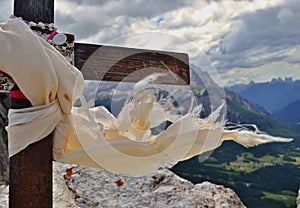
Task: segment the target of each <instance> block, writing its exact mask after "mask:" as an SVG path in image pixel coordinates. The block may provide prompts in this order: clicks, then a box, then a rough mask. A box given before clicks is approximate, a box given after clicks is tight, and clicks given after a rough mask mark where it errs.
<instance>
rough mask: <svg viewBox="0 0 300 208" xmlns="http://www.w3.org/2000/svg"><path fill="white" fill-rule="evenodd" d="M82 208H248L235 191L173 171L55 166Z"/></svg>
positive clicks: (56, 164) (57, 164) (58, 164)
mask: <svg viewBox="0 0 300 208" xmlns="http://www.w3.org/2000/svg"><path fill="white" fill-rule="evenodd" d="M54 169H59V170H62V171H65V172H61V174H62V175H63V176H64V179H65V181H66V184H67V186H68V189H69V190H70V192H71V193H72V196H73V199H75V201H76V204H77V206H78V207H136V208H139V207H226V208H227V207H234V208H238V207H245V206H244V205H243V204H242V202H241V201H240V199H239V197H238V196H237V195H236V194H235V193H234V191H233V190H231V189H228V188H225V187H223V186H220V185H215V184H212V183H209V182H204V183H201V184H196V185H194V184H192V183H191V182H189V181H187V180H184V179H182V178H180V177H178V176H177V175H175V174H174V173H172V172H171V171H168V170H159V171H157V172H156V173H153V174H149V175H145V176H140V177H132V176H126V175H120V174H114V173H111V172H108V171H104V170H99V169H92V168H86V167H82V166H79V167H78V166H70V165H63V164H60V163H55V164H54Z"/></svg>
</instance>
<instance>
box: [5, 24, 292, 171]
mask: <svg viewBox="0 0 300 208" xmlns="http://www.w3.org/2000/svg"><path fill="white" fill-rule="evenodd" d="M0 69H1V70H2V71H4V72H6V73H7V74H9V75H10V76H11V77H12V78H13V79H14V81H15V82H16V84H17V85H18V86H19V88H20V89H21V91H22V92H23V93H24V95H25V96H26V98H28V100H29V101H30V102H31V103H32V105H33V107H31V108H25V109H18V110H14V109H11V110H10V111H9V126H8V127H7V131H8V134H9V156H13V155H15V154H17V153H18V152H20V151H21V150H23V149H25V148H26V147H27V146H28V145H30V144H32V143H34V142H37V141H39V140H41V139H43V138H44V137H45V136H47V135H49V134H50V133H51V132H52V131H54V141H53V156H54V159H55V160H58V161H61V162H68V163H76V164H81V165H87V166H92V167H99V168H105V169H108V170H111V171H115V172H121V173H130V174H143V173H149V172H153V171H155V170H156V169H158V168H160V167H165V166H166V165H170V166H171V165H174V164H176V163H177V162H178V161H182V160H186V159H189V158H191V157H193V156H195V155H199V154H201V153H203V152H207V151H210V150H213V149H215V148H217V147H218V146H220V145H221V143H222V141H224V140H234V141H236V142H238V143H240V144H242V145H244V146H247V147H248V146H254V145H257V144H262V143H267V142H289V141H291V139H284V138H278V137H272V136H269V135H266V134H257V133H255V132H250V131H246V130H224V132H223V134H222V136H221V138H220V139H219V140H218V141H217V142H215V143H212V144H209V142H208V144H206V145H204V143H205V142H206V143H207V141H206V139H207V137H209V136H213V135H214V133H216V132H220V131H222V130H223V125H224V123H225V121H224V122H216V119H215V118H216V117H217V116H218V115H219V111H220V109H221V108H222V106H220V108H219V109H217V110H216V111H215V112H213V113H212V114H211V115H210V116H209V117H208V118H207V119H199V118H198V115H197V113H194V114H193V113H191V114H188V115H185V116H182V117H180V118H177V119H175V120H172V121H173V124H172V125H171V126H170V127H169V128H167V129H166V130H165V131H163V132H162V133H161V134H159V135H157V136H155V137H154V136H152V135H151V133H149V129H150V128H151V125H150V124H149V122H147V119H148V117H149V113H150V112H154V111H152V110H153V109H155V108H159V106H158V105H157V103H155V101H151V102H150V104H149V103H143V102H142V104H141V103H140V104H138V103H137V102H135V101H134V99H135V98H134V99H133V101H132V102H131V103H129V104H128V105H126V106H124V107H123V109H122V111H121V113H120V115H119V117H118V118H115V117H114V116H113V115H112V114H111V113H110V112H109V111H108V110H107V109H105V108H104V107H102V106H100V107H95V108H90V109H89V108H88V106H87V104H86V103H85V102H84V100H83V99H81V100H82V104H83V106H82V107H80V108H75V107H73V104H74V102H75V101H76V100H77V99H78V98H79V97H81V95H82V92H83V86H84V85H83V83H84V81H83V77H82V74H81V72H80V71H78V70H77V69H76V68H75V67H73V66H71V65H70V64H69V63H68V62H67V61H66V60H65V58H64V57H63V56H62V55H61V54H60V53H59V52H58V51H57V50H56V49H55V48H54V47H52V46H51V45H49V44H48V43H47V42H46V41H44V40H43V39H42V38H40V37H38V36H37V35H35V34H34V33H33V32H32V31H31V30H30V28H29V27H28V26H27V25H26V24H25V23H24V22H23V21H21V20H18V19H9V20H7V21H6V22H4V23H1V24H0ZM145 96H146V95H145ZM149 96H150V97H147V98H145V99H148V100H151V99H152V98H151V95H149ZM136 99H141V98H136ZM137 109H139V113H136V112H137ZM134 110H136V112H135V111H134ZM91 113H92V114H93V115H96V116H94V117H91ZM126 114H130V115H131V116H133V117H134V118H136V120H135V121H136V123H131V120H130V119H129V118H128V116H126ZM122 115H125V116H122ZM137 126H138V128H137ZM141 126H142V127H141ZM91 129H93V130H92V131H91ZM179 129H181V131H180V132H179ZM216 134H217V133H216Z"/></svg>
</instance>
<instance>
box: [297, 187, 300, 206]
mask: <svg viewBox="0 0 300 208" xmlns="http://www.w3.org/2000/svg"><path fill="white" fill-rule="evenodd" d="M297 208H300V189H299V191H298V197H297Z"/></svg>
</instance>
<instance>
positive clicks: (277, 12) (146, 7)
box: [0, 0, 300, 83]
mask: <svg viewBox="0 0 300 208" xmlns="http://www.w3.org/2000/svg"><path fill="white" fill-rule="evenodd" d="M0 3H1V7H0V19H2V20H5V19H6V18H7V17H8V16H9V14H10V13H11V11H12V1H4V0H0ZM55 5H56V11H55V17H56V18H55V21H56V25H57V26H58V28H59V30H60V31H63V32H70V33H74V34H75V36H76V40H77V41H80V42H90V43H98V44H101V43H106V42H108V41H110V40H113V39H115V38H118V37H121V36H124V35H129V34H132V33H141V32H149V31H151V32H163V33H168V34H171V35H177V36H179V37H181V38H183V39H186V40H190V41H192V42H193V43H194V44H195V45H197V47H198V48H200V49H201V50H203V51H204V52H206V53H207V54H208V56H209V58H210V59H211V60H212V62H213V64H214V66H215V67H216V68H217V69H218V70H219V73H220V75H221V77H223V78H224V79H226V80H227V81H226V83H229V82H230V83H232V82H234V81H238V80H240V79H241V76H242V74H243V73H244V75H245V76H246V75H247V76H248V75H249V76H250V75H251V76H250V77H252V78H253V79H260V77H259V76H261V77H265V76H263V73H260V71H263V70H264V69H265V70H266V71H268V73H266V74H268V75H269V76H273V77H276V76H278V75H279V74H281V75H282V74H284V73H281V72H280V70H282V69H284V70H285V74H291V75H292V76H294V77H297V74H295V73H297V71H296V70H295V68H300V65H299V64H300V63H299V55H300V54H299V45H300V41H299V40H300V38H299V37H300V27H299V22H300V4H299V3H298V1H297V0H287V1H284V0H272V1H269V0H252V1H246V0H245V1H234V0H225V1H204V0H195V1H193V0H185V1H182V0H164V1H160V0H132V1H130V3H128V1H126V0H111V1H104V0H55ZM159 19H163V21H160V23H159V26H158V25H157V21H158V20H159ZM131 41H132V40H131ZM165 43H166V42H165ZM149 44H150V42H149V43H148V46H149ZM170 44H171V43H170ZM172 44H174V46H173V50H179V51H180V49H182V48H185V46H184V45H183V42H180V41H179V42H176V43H175V42H172ZM165 45H166V44H165ZM192 56H195V54H192ZM272 64H273V65H274V64H275V65H276V67H277V69H274V70H273V71H272V69H271V66H273V65H272ZM280 66H281V67H280ZM279 68H280V69H279ZM258 69H259V70H258ZM232 71H237V72H239V73H233V74H232V75H231V76H227V75H228V73H229V72H232ZM272 73H273V74H272ZM237 74H238V75H237ZM255 74H256V75H255ZM298 74H299V73H298ZM247 79H248V78H247ZM244 80H246V78H244ZM224 81H225V80H224Z"/></svg>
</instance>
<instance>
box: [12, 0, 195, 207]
mask: <svg viewBox="0 0 300 208" xmlns="http://www.w3.org/2000/svg"><path fill="white" fill-rule="evenodd" d="M14 15H15V16H17V17H22V18H23V19H24V20H27V21H34V22H43V23H53V22H54V0H15V1H14ZM100 47H103V46H100V45H92V44H82V43H75V66H76V67H77V68H79V69H81V68H83V69H82V72H83V75H84V77H85V79H94V80H95V79H96V80H99V79H100V77H101V79H102V80H107V81H122V80H123V78H125V77H126V76H127V75H129V74H130V73H132V72H134V71H136V70H139V69H141V68H143V67H145V64H146V65H147V66H152V67H159V68H165V70H172V72H173V73H174V74H176V75H178V76H179V77H180V78H181V80H183V81H184V82H185V83H182V82H181V83H179V81H178V80H175V81H174V80H173V81H170V79H171V78H170V79H169V78H167V79H164V80H163V82H164V83H169V84H172V83H173V84H174V83H175V84H189V67H188V64H186V63H188V55H187V54H181V53H171V52H165V53H162V52H160V51H150V50H141V49H129V48H120V47H112V46H105V47H107V50H106V51H108V56H106V57H105V56H101V55H97V54H96V56H94V55H93V57H92V59H91V61H89V62H88V63H85V62H86V60H87V59H88V58H89V57H90V56H91V55H92V54H94V52H95V51H97V49H99V48H100ZM126 51H127V52H128V51H131V52H133V55H131V56H128V57H126V58H123V59H122V60H121V61H118V62H117V63H116V64H113V66H111V67H109V70H108V71H107V70H106V71H107V72H106V73H105V74H101V73H102V71H103V67H104V68H105V66H106V67H107V66H109V64H110V61H111V60H117V59H118V58H120V57H121V56H122V54H124V53H123V52H126ZM174 57H175V58H174ZM83 65H84V67H83ZM166 65H167V67H166ZM166 68H167V69H166ZM137 74H138V76H136V75H135V76H133V77H132V78H131V79H130V80H126V81H132V82H135V81H138V80H140V79H141V78H143V77H145V76H146V75H147V74H142V76H140V75H141V74H139V73H137ZM168 81H169V82H168ZM14 90H18V88H17V86H15V88H14ZM26 107H31V104H30V102H29V101H28V100H27V99H16V98H12V99H11V108H14V109H20V108H26ZM9 179H10V182H9V183H10V189H9V194H10V196H9V207H11V208H21V207H22V208H23V207H39V208H40V207H43V208H47V207H52V134H50V135H48V136H47V137H46V138H44V139H42V140H41V141H39V142H36V143H34V144H31V145H30V146H28V147H27V148H26V149H24V150H23V151H21V152H20V153H18V154H16V155H14V156H12V157H11V158H10V178H9Z"/></svg>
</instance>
